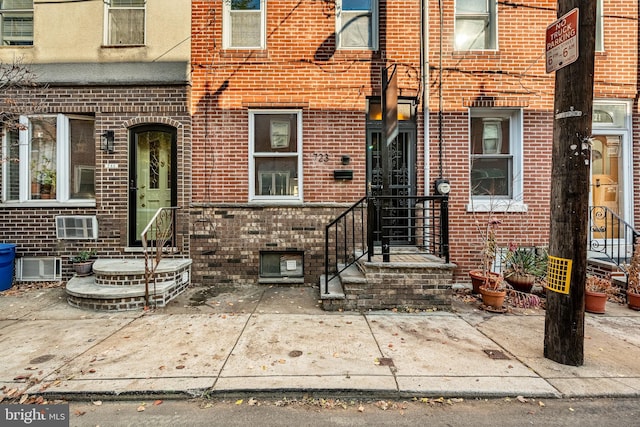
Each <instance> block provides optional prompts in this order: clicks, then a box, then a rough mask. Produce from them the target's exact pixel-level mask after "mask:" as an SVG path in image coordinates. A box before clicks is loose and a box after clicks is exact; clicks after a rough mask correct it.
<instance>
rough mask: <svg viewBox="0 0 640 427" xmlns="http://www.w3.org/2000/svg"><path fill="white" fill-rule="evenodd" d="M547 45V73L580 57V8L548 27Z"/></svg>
mask: <svg viewBox="0 0 640 427" xmlns="http://www.w3.org/2000/svg"><path fill="white" fill-rule="evenodd" d="M546 47H547V48H546V50H547V57H546V60H547V61H546V62H547V67H546V68H547V73H550V72H552V71H556V70H559V69H560V68H562V67H565V66H567V65H569V64H571V63H572V62H575V61H576V60H577V59H578V8H575V9H572V10H571V11H570V12H569V13H567V14H565V15H563V16H562V17H560V18H559V19H558V20H557V21H555V22H554V23H553V24H551V25H549V26H548V27H547V39H546Z"/></svg>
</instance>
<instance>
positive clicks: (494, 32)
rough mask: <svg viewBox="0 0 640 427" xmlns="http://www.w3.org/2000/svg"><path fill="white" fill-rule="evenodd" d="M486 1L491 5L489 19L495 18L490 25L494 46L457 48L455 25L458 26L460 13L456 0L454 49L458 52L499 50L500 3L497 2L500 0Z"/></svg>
mask: <svg viewBox="0 0 640 427" xmlns="http://www.w3.org/2000/svg"><path fill="white" fill-rule="evenodd" d="M477 1H480V0H477ZM484 1H486V2H487V6H488V7H489V19H490V20H491V18H494V19H493V22H492V21H490V22H492V24H493V25H490V30H491V31H492V35H491V36H492V38H493V42H494V47H492V48H484V49H473V48H470V49H464V50H460V49H457V48H456V43H455V37H456V28H455V27H456V23H457V22H458V19H457V17H458V15H459V14H458V11H457V8H458V0H456V1H455V4H454V8H455V11H454V14H453V25H454V29H453V37H454V40H453V50H454V51H456V52H494V51H497V50H498V39H499V38H498V4H497V3H498V1H497V0H484ZM491 4H492V5H493V14H492V13H491V12H492V9H491ZM461 16H465V15H461Z"/></svg>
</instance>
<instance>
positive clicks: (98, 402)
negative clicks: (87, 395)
mask: <svg viewBox="0 0 640 427" xmlns="http://www.w3.org/2000/svg"><path fill="white" fill-rule="evenodd" d="M91 403H93V404H94V405H96V406H101V405H102V400H94V401H93V402H91Z"/></svg>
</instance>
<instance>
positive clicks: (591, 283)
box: [584, 276, 613, 314]
mask: <svg viewBox="0 0 640 427" xmlns="http://www.w3.org/2000/svg"><path fill="white" fill-rule="evenodd" d="M611 286H612V285H611V279H610V278H604V277H596V276H587V281H586V289H585V297H584V309H585V310H586V311H588V312H589V313H595V314H603V313H604V312H605V306H606V302H607V297H608V296H609V294H611V293H612V292H613V289H612V287H611Z"/></svg>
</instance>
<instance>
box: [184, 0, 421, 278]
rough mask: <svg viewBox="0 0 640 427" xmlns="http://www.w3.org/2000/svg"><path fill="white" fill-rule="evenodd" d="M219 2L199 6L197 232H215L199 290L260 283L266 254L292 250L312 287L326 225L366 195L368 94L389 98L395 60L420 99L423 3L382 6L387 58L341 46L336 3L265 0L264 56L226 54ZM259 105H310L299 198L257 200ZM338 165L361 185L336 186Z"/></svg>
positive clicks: (198, 243) (206, 235)
mask: <svg viewBox="0 0 640 427" xmlns="http://www.w3.org/2000/svg"><path fill="white" fill-rule="evenodd" d="M222 6H223V1H222V0H218V1H194V2H193V14H192V25H193V33H192V52H191V58H192V64H193V74H192V78H193V89H192V94H193V96H192V100H191V102H192V111H193V141H194V145H193V147H194V149H193V170H194V182H193V209H192V227H193V228H195V229H199V228H200V227H204V228H206V229H208V231H203V232H201V231H200V230H194V231H193V238H192V244H193V246H192V251H191V257H192V258H193V261H194V268H193V274H194V283H198V282H201V283H207V284H213V283H220V282H229V281H248V282H257V281H258V277H259V259H260V258H259V257H260V252H261V251H270V250H279V251H282V250H289V249H290V250H296V251H303V252H304V264H305V265H304V273H305V283H306V284H315V283H317V282H318V278H319V276H320V274H322V273H323V271H324V259H323V257H324V229H325V226H326V225H327V224H328V223H329V222H330V221H331V220H332V219H334V218H335V217H336V216H337V215H339V214H340V213H342V212H343V211H344V210H345V209H346V208H348V207H349V206H350V205H351V204H352V203H354V202H355V201H357V200H358V199H360V198H361V197H362V196H364V195H365V191H366V188H365V180H366V176H365V172H366V126H365V119H366V111H367V99H368V97H379V96H380V75H381V69H382V67H386V66H389V65H391V64H397V66H398V75H399V89H400V96H402V97H409V98H414V99H418V98H419V97H420V96H421V85H420V40H419V34H420V19H421V16H420V7H419V4H418V2H410V3H407V2H381V11H380V28H381V29H382V30H381V35H380V49H379V50H378V51H366V50H336V49H335V34H334V32H335V4H334V3H333V2H299V3H291V2H288V1H284V0H269V1H268V2H267V9H266V10H267V15H266V22H267V23H266V34H267V42H266V44H267V49H266V50H264V51H262V50H260V51H249V50H224V49H222V31H223V29H222V10H223V7H222ZM407 35H414V36H415V37H414V36H411V37H407ZM258 109H274V110H277V109H300V110H302V128H303V136H302V138H303V148H302V163H303V166H302V174H303V196H304V197H303V201H302V203H296V204H294V205H290V204H289V205H282V204H281V203H280V204H279V203H277V202H273V203H265V204H264V206H262V205H261V204H258V203H248V202H249V197H250V194H249V175H248V174H249V171H248V167H249V166H248V165H249V123H248V121H249V111H250V110H258ZM418 129H420V125H419V124H418ZM420 135H421V134H420ZM419 139H420V136H418V140H419ZM342 156H349V158H350V163H349V165H348V166H345V165H343V164H342V163H341V159H342ZM341 169H349V170H353V171H354V173H353V179H352V180H336V179H334V176H333V171H334V170H341ZM419 179H420V178H419ZM419 185H421V184H419ZM420 191H421V190H420Z"/></svg>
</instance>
